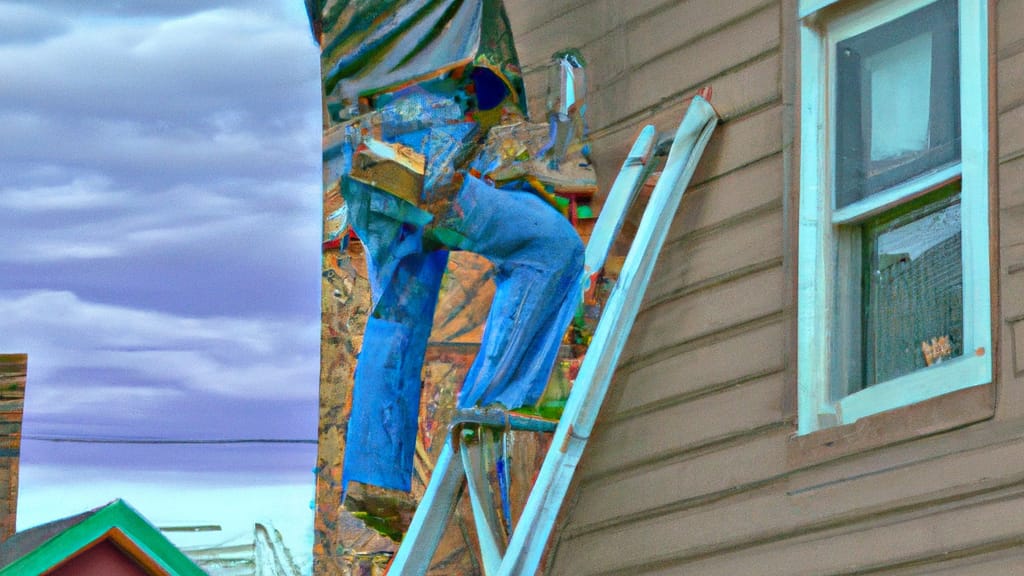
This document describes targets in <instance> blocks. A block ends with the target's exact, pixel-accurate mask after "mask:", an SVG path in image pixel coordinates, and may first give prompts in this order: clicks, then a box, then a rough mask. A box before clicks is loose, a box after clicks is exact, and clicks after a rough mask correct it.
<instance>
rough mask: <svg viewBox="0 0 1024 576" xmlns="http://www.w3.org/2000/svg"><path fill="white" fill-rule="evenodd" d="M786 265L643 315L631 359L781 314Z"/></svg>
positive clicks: (629, 349)
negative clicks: (783, 267) (783, 268)
mask: <svg viewBox="0 0 1024 576" xmlns="http://www.w3.org/2000/svg"><path fill="white" fill-rule="evenodd" d="M784 284H785V282H784V278H783V273H782V268H781V267H775V268H771V269H768V270H765V271H762V272H757V273H755V274H750V275H748V276H745V277H743V278H739V279H737V280H734V281H732V282H729V283H726V284H722V285H719V286H715V287H714V288H713V289H707V290H701V291H699V292H695V293H693V294H687V295H686V296H683V297H682V298H679V299H676V300H672V301H669V302H665V303H662V304H658V305H657V306H654V307H652V308H648V309H647V310H644V311H642V312H641V313H640V315H639V316H638V317H637V319H636V325H635V327H634V330H633V334H632V335H631V337H630V340H629V344H628V345H627V346H626V356H625V357H626V358H627V359H638V358H644V357H646V356H650V355H653V354H655V353H657V352H660V351H662V350H664V349H667V348H671V347H673V346H676V345H678V344H681V343H684V342H687V341H690V340H694V339H696V338H700V337H704V336H707V335H709V334H712V333H714V332H718V331H720V330H725V329H727V328H729V327H732V326H735V325H738V324H742V323H745V322H750V321H753V320H756V319H758V318H763V317H765V316H769V315H771V314H775V313H777V312H778V311H779V310H780V309H781V306H782V290H783V286H784Z"/></svg>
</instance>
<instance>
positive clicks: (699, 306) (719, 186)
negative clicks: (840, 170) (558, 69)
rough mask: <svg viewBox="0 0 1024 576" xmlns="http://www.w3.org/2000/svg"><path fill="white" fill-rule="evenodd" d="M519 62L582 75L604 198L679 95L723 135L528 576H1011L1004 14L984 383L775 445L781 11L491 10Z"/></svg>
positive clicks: (759, 1)
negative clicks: (510, 35)
mask: <svg viewBox="0 0 1024 576" xmlns="http://www.w3.org/2000/svg"><path fill="white" fill-rule="evenodd" d="M506 4H507V7H508V10H509V16H510V19H511V21H512V25H513V29H514V32H515V34H516V41H517V45H518V47H519V51H520V58H521V61H522V63H523V64H524V70H525V71H526V78H527V82H528V85H527V89H528V92H529V93H530V95H531V105H532V107H533V109H534V110H537V109H540V110H543V103H542V101H540V100H539V98H540V97H541V95H542V91H543V90H544V79H543V78H542V77H541V76H542V74H541V73H540V67H541V65H542V64H543V63H544V62H546V61H547V58H548V57H549V56H550V54H551V53H552V52H554V51H555V50H557V49H560V48H564V47H567V46H575V47H578V48H580V49H581V51H582V53H583V55H584V56H585V57H586V59H587V60H588V64H589V66H588V77H589V81H590V93H589V95H588V103H589V104H588V106H589V108H588V118H589V124H590V129H591V133H592V135H593V138H594V142H593V148H594V157H595V160H596V162H597V163H598V170H599V172H600V176H601V180H602V182H603V184H604V187H605V188H607V184H608V183H609V182H610V181H611V179H612V178H613V177H614V174H615V172H616V170H617V168H618V165H619V164H620V163H621V161H622V160H623V158H624V156H625V152H626V150H627V148H628V146H629V144H630V142H631V140H632V137H633V135H634V134H635V133H636V131H637V130H638V129H639V128H640V126H642V125H643V124H645V123H655V124H656V125H657V126H658V127H659V129H661V130H668V129H671V128H672V127H673V126H674V124H675V123H677V122H678V120H679V119H680V118H681V117H682V113H683V111H684V109H685V102H686V101H687V99H688V97H689V96H690V95H692V94H693V93H694V92H695V91H696V90H697V89H698V88H699V87H701V86H703V85H706V84H710V85H712V86H713V88H714V97H713V99H712V102H713V103H714V105H715V107H716V109H717V110H718V111H719V113H720V115H721V116H722V119H723V122H722V124H721V125H720V127H719V129H718V130H717V131H716V133H715V135H714V137H713V138H712V141H711V143H710V145H709V147H708V149H707V151H706V152H705V156H704V158H703V160H702V162H701V165H700V167H699V169H698V171H697V173H696V175H695V177H694V179H693V182H692V186H691V189H690V190H689V191H688V192H687V195H686V197H685V198H684V200H683V203H682V206H681V208H680V211H679V213H678V215H677V216H676V219H675V222H674V224H673V227H672V231H671V232H670V235H669V238H668V241H667V243H666V245H665V248H664V250H663V252H662V254H661V256H660V259H659V263H658V268H657V270H656V272H655V275H654V279H653V280H652V282H651V285H650V287H649V290H648V294H647V298H646V302H645V304H644V306H643V309H642V311H641V313H640V315H639V316H638V318H637V321H636V326H635V328H634V330H633V333H632V334H631V336H630V341H629V344H628V346H627V349H626V351H625V354H624V358H623V360H622V362H621V363H620V366H619V368H618V372H617V374H616V376H615V379H614V382H613V385H612V389H611V391H610V392H609V397H608V399H607V400H606V403H605V406H604V408H603V411H602V414H601V417H600V420H599V424H598V427H597V429H596V430H595V433H594V436H593V438H592V439H591V442H590V444H589V446H588V448H587V452H586V454H585V455H584V459H583V462H582V463H581V467H580V470H579V472H578V474H577V480H576V482H575V486H574V489H573V490H572V492H571V498H570V499H569V500H567V502H566V504H565V506H564V508H563V512H562V519H561V521H560V524H559V526H558V528H557V529H556V536H555V539H554V541H553V542H552V544H551V548H550V554H549V559H548V565H547V570H546V571H547V573H550V574H558V575H561V574H572V575H587V574H640V573H642V574H679V573H686V574H691V575H695V574H716V575H717V574H722V575H734V574H758V575H770V574H787V575H791V574H891V575H897V574H898V575H911V574H940V575H943V576H953V575H961V574H963V575H967V574H971V575H976V574H1006V575H1009V574H1019V573H1020V566H1022V565H1024V489H1022V484H1021V480H1022V479H1024V0H1000V1H999V2H992V3H991V4H990V5H991V7H992V10H991V11H992V13H993V22H994V24H993V28H992V33H991V40H992V58H991V60H992V66H993V69H994V74H993V84H992V94H993V104H992V117H993V119H994V126H993V129H992V138H993V142H992V156H993V164H992V176H993V177H992V181H993V191H992V193H993V201H992V203H991V205H992V223H993V226H992V230H993V232H992V235H993V243H992V246H993V260H992V263H993V265H992V274H993V302H994V304H995V305H994V312H993V330H994V334H995V343H996V349H995V358H996V366H995V369H996V370H995V372H996V376H995V379H994V383H993V384H992V385H989V386H981V387H976V388H972V389H968V390H966V391H962V392H960V393H954V394H952V395H948V396H946V397H941V398H938V399H935V400H932V401H928V402H925V403H922V404H919V405H915V406H911V407H909V408H905V409H901V410H897V411H892V412H889V413H884V414H881V415H878V416H875V417H871V418H867V419H863V420H862V421H859V422H858V423H855V424H853V425H850V426H844V427H840V428H835V429H830V430H828V431H826V432H825V433H822V434H812V435H809V436H805V437H799V438H798V437H796V436H795V432H796V424H795V416H796V408H795V405H796V402H795V399H796V378H795V365H796V363H795V361H796V358H795V346H793V344H794V343H795V329H796V322H795V303H794V295H795V279H796V271H795V269H794V267H795V248H796V244H795V214H794V210H795V206H796V204H795V198H796V193H797V190H796V187H795V185H794V183H793V181H792V178H791V173H792V171H791V170H790V168H789V167H790V166H795V165H796V162H797V158H796V151H795V150H794V149H793V148H792V147H791V146H790V145H789V143H790V142H792V141H793V134H795V133H796V125H795V119H794V118H793V115H792V111H793V109H794V107H793V103H794V102H795V99H796V88H795V80H796V73H795V70H796V63H797V58H796V52H795V50H796V44H795V35H796V22H795V0H772V1H763V0H732V1H729V2H722V1H718V0H689V1H679V0H636V1H631V2H621V1H617V0H566V1H561V2H548V1H546V0H508V1H507V3H506Z"/></svg>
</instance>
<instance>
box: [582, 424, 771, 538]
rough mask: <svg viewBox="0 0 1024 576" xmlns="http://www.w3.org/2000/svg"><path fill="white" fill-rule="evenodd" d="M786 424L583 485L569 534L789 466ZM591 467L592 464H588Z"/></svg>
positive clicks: (709, 495) (721, 492) (712, 494)
mask: <svg viewBox="0 0 1024 576" xmlns="http://www.w3.org/2000/svg"><path fill="white" fill-rule="evenodd" d="M789 434H790V431H789V430H788V429H784V428H781V427H780V428H775V429H774V430H762V431H758V433H756V434H754V435H752V436H750V437H739V438H736V439H735V440H732V441H726V442H722V443H720V444H716V445H713V446H710V447H708V448H706V449H700V450H695V451H693V452H689V453H687V454H685V455H683V456H681V457H676V458H670V459H667V460H666V461H665V462H662V463H659V465H657V466H654V465H650V466H641V467H636V468H633V469H630V470H628V471H626V472H623V473H620V474H616V475H613V476H609V477H605V478H601V479H598V480H595V481H593V482H587V483H585V484H584V489H582V490H581V494H580V499H579V502H578V503H577V508H576V509H577V511H578V513H577V515H576V516H575V518H574V524H573V526H572V528H571V531H568V532H567V536H568V537H570V538H571V537H575V536H578V535H579V534H580V533H586V532H592V531H596V530H598V529H600V528H602V527H607V526H612V525H616V526H620V527H621V526H623V525H626V524H630V523H633V522H636V521H637V520H640V519H642V518H644V517H653V516H659V515H664V514H666V513H667V512H671V511H674V510H682V509H685V508H690V507H692V506H694V505H695V504H697V503H701V502H706V501H709V500H712V499H715V498H721V497H723V496H725V495H728V494H731V493H734V492H736V491H737V490H738V489H740V488H749V487H750V486H752V485H755V484H759V483H762V482H764V481H765V479H766V478H772V477H773V476H776V475H779V474H782V473H783V472H785V471H786V468H787V466H786V463H785V461H786V450H785V442H784V441H783V440H784V438H785V437H786V436H788V435H789ZM588 471H589V469H588ZM623 494H629V497H628V498H623V497H622V495H623Z"/></svg>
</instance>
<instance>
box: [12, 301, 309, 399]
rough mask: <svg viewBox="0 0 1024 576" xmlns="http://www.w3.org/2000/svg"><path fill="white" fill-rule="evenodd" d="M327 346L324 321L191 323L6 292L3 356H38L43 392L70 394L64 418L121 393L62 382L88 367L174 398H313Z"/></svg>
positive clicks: (34, 371) (35, 375)
mask: <svg viewBox="0 0 1024 576" xmlns="http://www.w3.org/2000/svg"><path fill="white" fill-rule="evenodd" d="M318 341H319V325H318V323H317V322H308V323H303V322H300V321H282V320H263V319H255V318H228V317H214V318H190V317H183V316H176V315H171V314H166V313H160V312H153V311H148V310H139V309H132V308H128V307H124V306H115V305H110V304H99V303H95V302H87V301H83V300H81V299H79V298H78V297H76V296H75V295H74V294H72V293H70V292H56V291H38V292H32V293H27V294H22V295H14V296H12V295H6V296H5V295H3V294H2V293H0V350H6V351H23V352H27V353H28V354H29V358H30V363H31V378H30V379H31V381H32V382H33V386H37V385H38V386H40V387H41V388H52V389H53V390H57V389H59V390H61V391H62V392H63V393H65V400H64V404H65V406H63V407H62V408H61V412H66V411H68V410H84V409H86V408H88V407H89V406H90V405H91V403H93V402H94V401H95V400H96V399H97V398H100V397H101V394H102V392H103V391H104V390H107V388H108V387H109V386H110V385H111V384H110V383H108V382H78V383H75V384H76V386H71V385H69V383H67V382H56V381H54V379H55V378H56V377H57V375H58V374H60V373H63V372H67V371H74V370H82V369H99V370H108V371H120V372H123V373H124V374H126V375H128V376H129V377H132V376H134V377H141V378H140V379H141V380H143V382H154V383H159V385H160V386H162V387H167V389H170V390H178V391H181V390H188V391H190V392H193V393H209V394H218V395H228V396H241V397H245V398H248V399H254V398H267V399H273V398H282V399H286V398H307V399H311V400H312V399H314V398H315V397H316V393H317V384H318V370H319V361H318V357H317V353H316V350H317V342H318ZM128 384H130V383H129V382H125V383H122V385H128ZM153 385H157V384H153ZM97 386H98V388H97ZM79 393H81V395H79ZM139 393H140V394H144V395H145V394H149V395H150V396H147V397H146V398H147V399H159V398H158V396H159V394H162V392H153V391H149V392H145V391H142V392H139ZM40 398H41V399H44V396H41V397H40ZM47 404H48V403H45V402H42V401H40V402H39V403H38V404H33V408H34V409H38V410H46V406H47ZM72 407H73V408H72Z"/></svg>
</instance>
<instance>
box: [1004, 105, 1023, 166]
mask: <svg viewBox="0 0 1024 576" xmlns="http://www.w3.org/2000/svg"><path fill="white" fill-rule="evenodd" d="M998 122H999V160H1000V161H1002V162H1005V161H1008V160H1011V159H1014V158H1018V157H1020V156H1022V155H1024V105H1021V106H1017V107H1016V108H1013V109H1011V110H1007V111H1006V112H1003V113H1002V114H1000V115H999V120H998Z"/></svg>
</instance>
